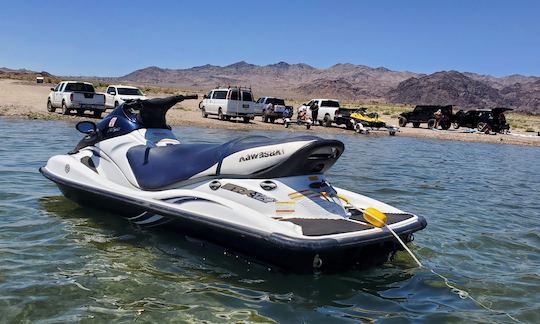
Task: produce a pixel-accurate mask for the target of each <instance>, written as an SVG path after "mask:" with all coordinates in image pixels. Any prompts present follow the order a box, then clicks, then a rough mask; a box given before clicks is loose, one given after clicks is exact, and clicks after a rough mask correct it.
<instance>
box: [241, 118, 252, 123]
mask: <svg viewBox="0 0 540 324" xmlns="http://www.w3.org/2000/svg"><path fill="white" fill-rule="evenodd" d="M243 119H244V123H246V124H248V123H249V120H250V119H251V118H249V117H244V118H243Z"/></svg>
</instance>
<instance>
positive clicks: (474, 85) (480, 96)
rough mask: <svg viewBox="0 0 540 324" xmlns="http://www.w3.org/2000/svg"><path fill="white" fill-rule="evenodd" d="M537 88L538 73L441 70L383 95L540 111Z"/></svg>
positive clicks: (395, 99)
mask: <svg viewBox="0 0 540 324" xmlns="http://www.w3.org/2000/svg"><path fill="white" fill-rule="evenodd" d="M517 81H521V82H523V83H521V82H517ZM505 85H506V86H505ZM539 91H540V78H537V77H525V76H519V75H513V76H509V77H504V78H495V77H492V76H480V75H478V74H474V73H460V72H457V71H443V72H436V73H433V74H430V75H426V76H422V77H413V78H410V79H407V80H405V81H403V82H401V83H400V84H399V85H398V86H397V87H396V88H395V89H392V90H390V91H388V93H387V95H386V98H387V99H388V100H389V101H391V102H395V103H411V104H434V105H439V104H453V105H457V106H459V107H460V108H466V109H467V108H493V107H496V106H499V107H511V108H514V109H516V110H520V111H525V112H534V113H540V92H539Z"/></svg>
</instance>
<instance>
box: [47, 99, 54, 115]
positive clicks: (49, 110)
mask: <svg viewBox="0 0 540 324" xmlns="http://www.w3.org/2000/svg"><path fill="white" fill-rule="evenodd" d="M55 110H56V108H54V107H53V106H52V103H51V101H50V100H47V111H48V112H54V111H55Z"/></svg>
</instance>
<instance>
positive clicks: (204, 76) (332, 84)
mask: <svg viewBox="0 0 540 324" xmlns="http://www.w3.org/2000/svg"><path fill="white" fill-rule="evenodd" d="M119 81H123V82H132V83H142V84H153V85H162V86H177V87H182V88H187V89H195V90H204V91H205V90H207V89H210V88H213V87H215V86H217V85H221V86H227V85H242V86H251V87H252V88H253V90H254V92H255V95H263V94H264V95H279V96H283V97H288V98H299V99H300V98H301V99H307V98H310V97H332V98H337V99H347V100H380V101H389V102H395V103H410V104H454V105H457V106H459V107H460V108H487V107H494V106H508V107H512V108H515V109H517V110H522V111H529V112H534V113H540V103H539V101H540V94H539V91H538V90H539V86H540V78H539V77H534V76H523V75H517V74H516V75H510V76H505V77H494V76H490V75H481V74H476V73H471V72H457V71H441V72H436V73H433V74H430V75H425V74H419V73H414V72H408V71H392V70H389V69H386V68H384V67H378V68H372V67H369V66H365V65H354V64H348V63H346V64H341V63H340V64H336V65H333V66H331V67H329V68H327V69H318V68H315V67H312V66H310V65H307V64H302V63H300V64H289V63H286V62H279V63H276V64H270V65H264V66H260V65H255V64H250V63H247V62H244V61H241V62H237V63H234V64H230V65H227V66H216V65H210V64H207V65H203V66H197V67H193V68H189V69H163V68H159V67H155V66H152V67H147V68H144V69H141V70H137V71H134V72H132V73H130V74H128V75H125V76H123V77H120V78H119Z"/></svg>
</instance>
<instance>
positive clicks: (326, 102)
mask: <svg viewBox="0 0 540 324" xmlns="http://www.w3.org/2000/svg"><path fill="white" fill-rule="evenodd" d="M321 107H336V108H339V102H337V101H334V100H323V102H321Z"/></svg>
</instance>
